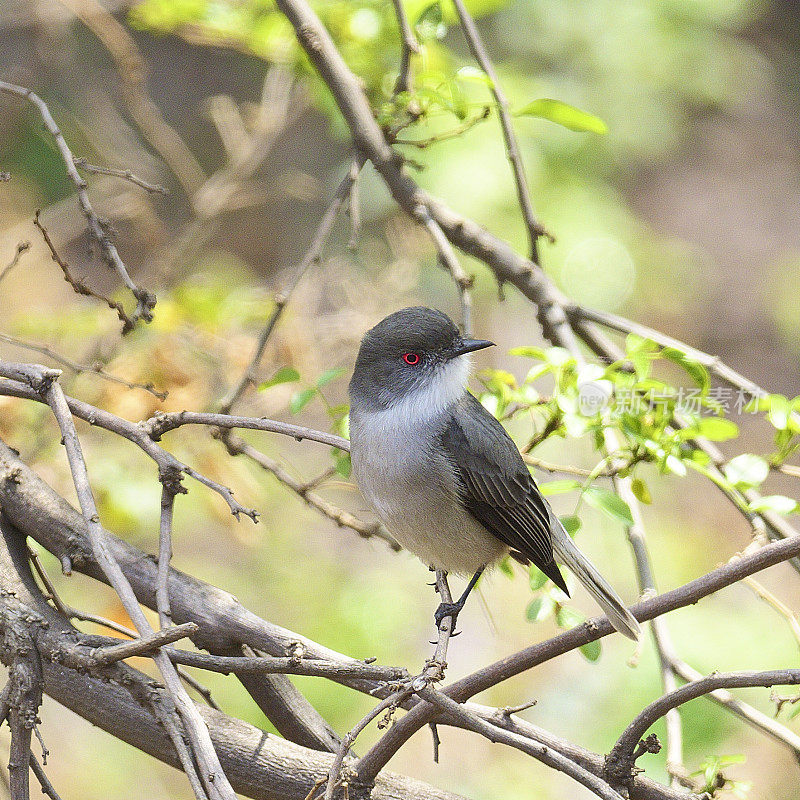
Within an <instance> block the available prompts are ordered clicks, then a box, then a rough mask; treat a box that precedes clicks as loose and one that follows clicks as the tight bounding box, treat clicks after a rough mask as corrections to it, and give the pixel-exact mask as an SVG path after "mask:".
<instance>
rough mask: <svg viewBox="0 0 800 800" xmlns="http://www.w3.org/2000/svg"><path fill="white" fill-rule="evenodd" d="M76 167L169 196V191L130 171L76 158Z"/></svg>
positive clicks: (153, 192)
mask: <svg viewBox="0 0 800 800" xmlns="http://www.w3.org/2000/svg"><path fill="white" fill-rule="evenodd" d="M75 166H76V167H78V169H85V170H86V171H87V172H92V173H94V174H96V175H111V176H112V177H114V178H122V179H123V180H126V181H130V183H133V184H136V186H139V187H141V188H142V189H144V190H145V191H146V192H150V193H152V194H169V189H167V188H166V187H164V186H161V185H159V184H157V183H149V182H148V181H146V180H143V179H142V178H139V177H137V176H136V175H134V174H133V172H131V171H130V170H129V169H114V168H113V167H98V166H97V165H96V164H90V163H89V161H88V160H87V159H86V158H83V157H81V158H75Z"/></svg>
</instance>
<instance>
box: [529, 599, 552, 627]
mask: <svg viewBox="0 0 800 800" xmlns="http://www.w3.org/2000/svg"><path fill="white" fill-rule="evenodd" d="M555 607H556V601H555V600H553V598H552V597H550V596H549V595H545V596H544V597H535V598H534V599H533V600H531V602H530V603H528V607H527V609H525V619H527V620H528V622H542V621H543V620H546V619H547V618H548V617H549V616H550V615H551V614H552V613H553V610H554V609H555Z"/></svg>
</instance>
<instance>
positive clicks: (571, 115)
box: [514, 97, 608, 133]
mask: <svg viewBox="0 0 800 800" xmlns="http://www.w3.org/2000/svg"><path fill="white" fill-rule="evenodd" d="M514 116H516V117H541V118H542V119H549V120H550V122H555V123H557V124H558V125H562V126H563V127H565V128H569V130H571V131H579V132H587V131H588V132H590V133H608V125H606V123H605V122H603V120H601V119H600V117H596V116H595V115H594V114H590V113H589V112H588V111H581V110H580V109H579V108H575V106H571V105H569V104H568V103H562V102H561V101H560V100H552V99H550V98H549V97H541V98H539V99H538V100H534V101H532V102H530V103H528V105H526V106H523V107H522V108H521V109H519V111H515V112H514Z"/></svg>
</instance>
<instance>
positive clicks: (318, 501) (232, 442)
mask: <svg viewBox="0 0 800 800" xmlns="http://www.w3.org/2000/svg"><path fill="white" fill-rule="evenodd" d="M223 441H224V443H225V446H226V447H227V449H228V452H229V453H230V454H231V455H234V456H235V455H244V456H246V457H247V458H249V459H250V460H251V461H253V462H254V463H256V464H258V466H259V467H261V468H262V469H264V470H266V471H267V472H269V473H270V474H271V475H274V476H275V478H276V479H277V480H279V481H280V482H281V483H282V484H283V485H284V486H287V487H288V488H289V489H291V490H292V491H293V492H294V493H295V494H296V495H297V496H298V497H300V498H301V499H302V500H303V501H304V502H305V503H307V504H308V505H309V506H310V507H311V508H313V509H315V510H316V511H319V512H320V513H321V514H323V515H324V516H326V517H327V518H328V519H330V520H333V522H335V523H336V524H337V525H338V526H339V527H340V528H342V527H343V528H350V529H351V530H354V531H355V532H356V533H357V534H358V535H359V536H361V537H362V538H364V539H370V538H372V537H376V538H378V539H382V540H383V541H385V542H386V543H387V544H388V545H389V546H390V547H391V548H392V550H394V551H395V552H397V551H399V550H400V549H401V547H400V545H399V544H398V543H397V541H395V539H394V538H393V537H392V535H391V534H390V533H389V532H388V531H387V530H386V528H385V527H384V525H383V524H381V523H380V522H364V521H363V520H361V519H359V518H358V517H356V516H355V515H353V514H351V513H350V512H349V511H345V510H344V509H342V508H339V507H338V506H336V505H334V504H333V503H330V502H328V501H327V500H325V499H324V498H322V497H320V496H319V495H318V494H317V493H316V492H313V491H311V489H310V488H309V487H308V485H306V484H303V483H301V482H300V481H298V480H296V479H295V478H293V477H292V476H291V475H290V474H289V473H288V472H287V471H286V470H285V469H284V468H283V467H282V466H281V465H280V464H279V463H278V462H277V461H275V460H274V459H272V458H270V457H269V456H268V455H266V454H265V453H262V452H261V451H260V450H257V449H256V448H255V447H253V446H252V445H250V444H248V443H247V442H246V441H244V439H241V438H239V437H238V436H235V435H233V434H228V436H226V437H224V438H223Z"/></svg>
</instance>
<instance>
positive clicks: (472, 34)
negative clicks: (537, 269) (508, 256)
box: [453, 0, 546, 263]
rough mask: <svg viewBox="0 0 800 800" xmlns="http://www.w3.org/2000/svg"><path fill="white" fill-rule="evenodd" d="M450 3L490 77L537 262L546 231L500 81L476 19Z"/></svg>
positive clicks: (455, 2)
mask: <svg viewBox="0 0 800 800" xmlns="http://www.w3.org/2000/svg"><path fill="white" fill-rule="evenodd" d="M453 5H454V6H455V9H456V13H457V14H458V18H459V20H460V21H461V27H462V29H463V31H464V36H465V37H466V39H467V44H468V45H469V49H470V51H471V52H472V55H473V57H474V58H475V60H476V61H477V62H478V64H479V66H480V68H481V69H482V70H483V71H484V72H485V73H486V75H487V76H488V77H489V80H490V84H489V91H490V92H491V93H492V97H494V101H495V104H496V106H497V114H498V116H499V117H500V126H501V127H502V129H503V138H504V139H505V143H506V153H507V155H508V160H509V161H510V162H511V170H512V172H513V174H514V183H515V184H516V187H517V199H518V200H519V205H520V208H521V210H522V216H523V217H524V219H525V227H526V228H527V231H528V242H529V245H530V257H531V261H534V262H537V263H538V261H539V252H538V251H539V248H538V240H539V237H540V236H543V235H546V231H545V229H544V227H543V226H542V224H541V223H540V222H539V221H538V220H537V219H536V214H535V212H534V210H533V202H532V201H531V195H530V190H529V189H528V181H527V178H526V177H525V168H524V167H523V165H522V157H521V156H520V152H519V144H518V143H517V137H516V134H515V133H514V127H513V125H512V123H511V114H510V106H509V103H508V99H507V98H506V96H505V92H504V91H503V87H502V86H501V84H500V80H499V78H498V76H497V71H496V70H495V68H494V64H492V60H491V59H490V58H489V55H488V53H487V52H486V48H485V47H484V44H483V40H482V39H481V35H480V33H479V32H478V27H477V26H476V25H475V20H473V19H472V16H471V15H470V13H469V11H467V7H466V6H465V5H464V2H463V0H453Z"/></svg>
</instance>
